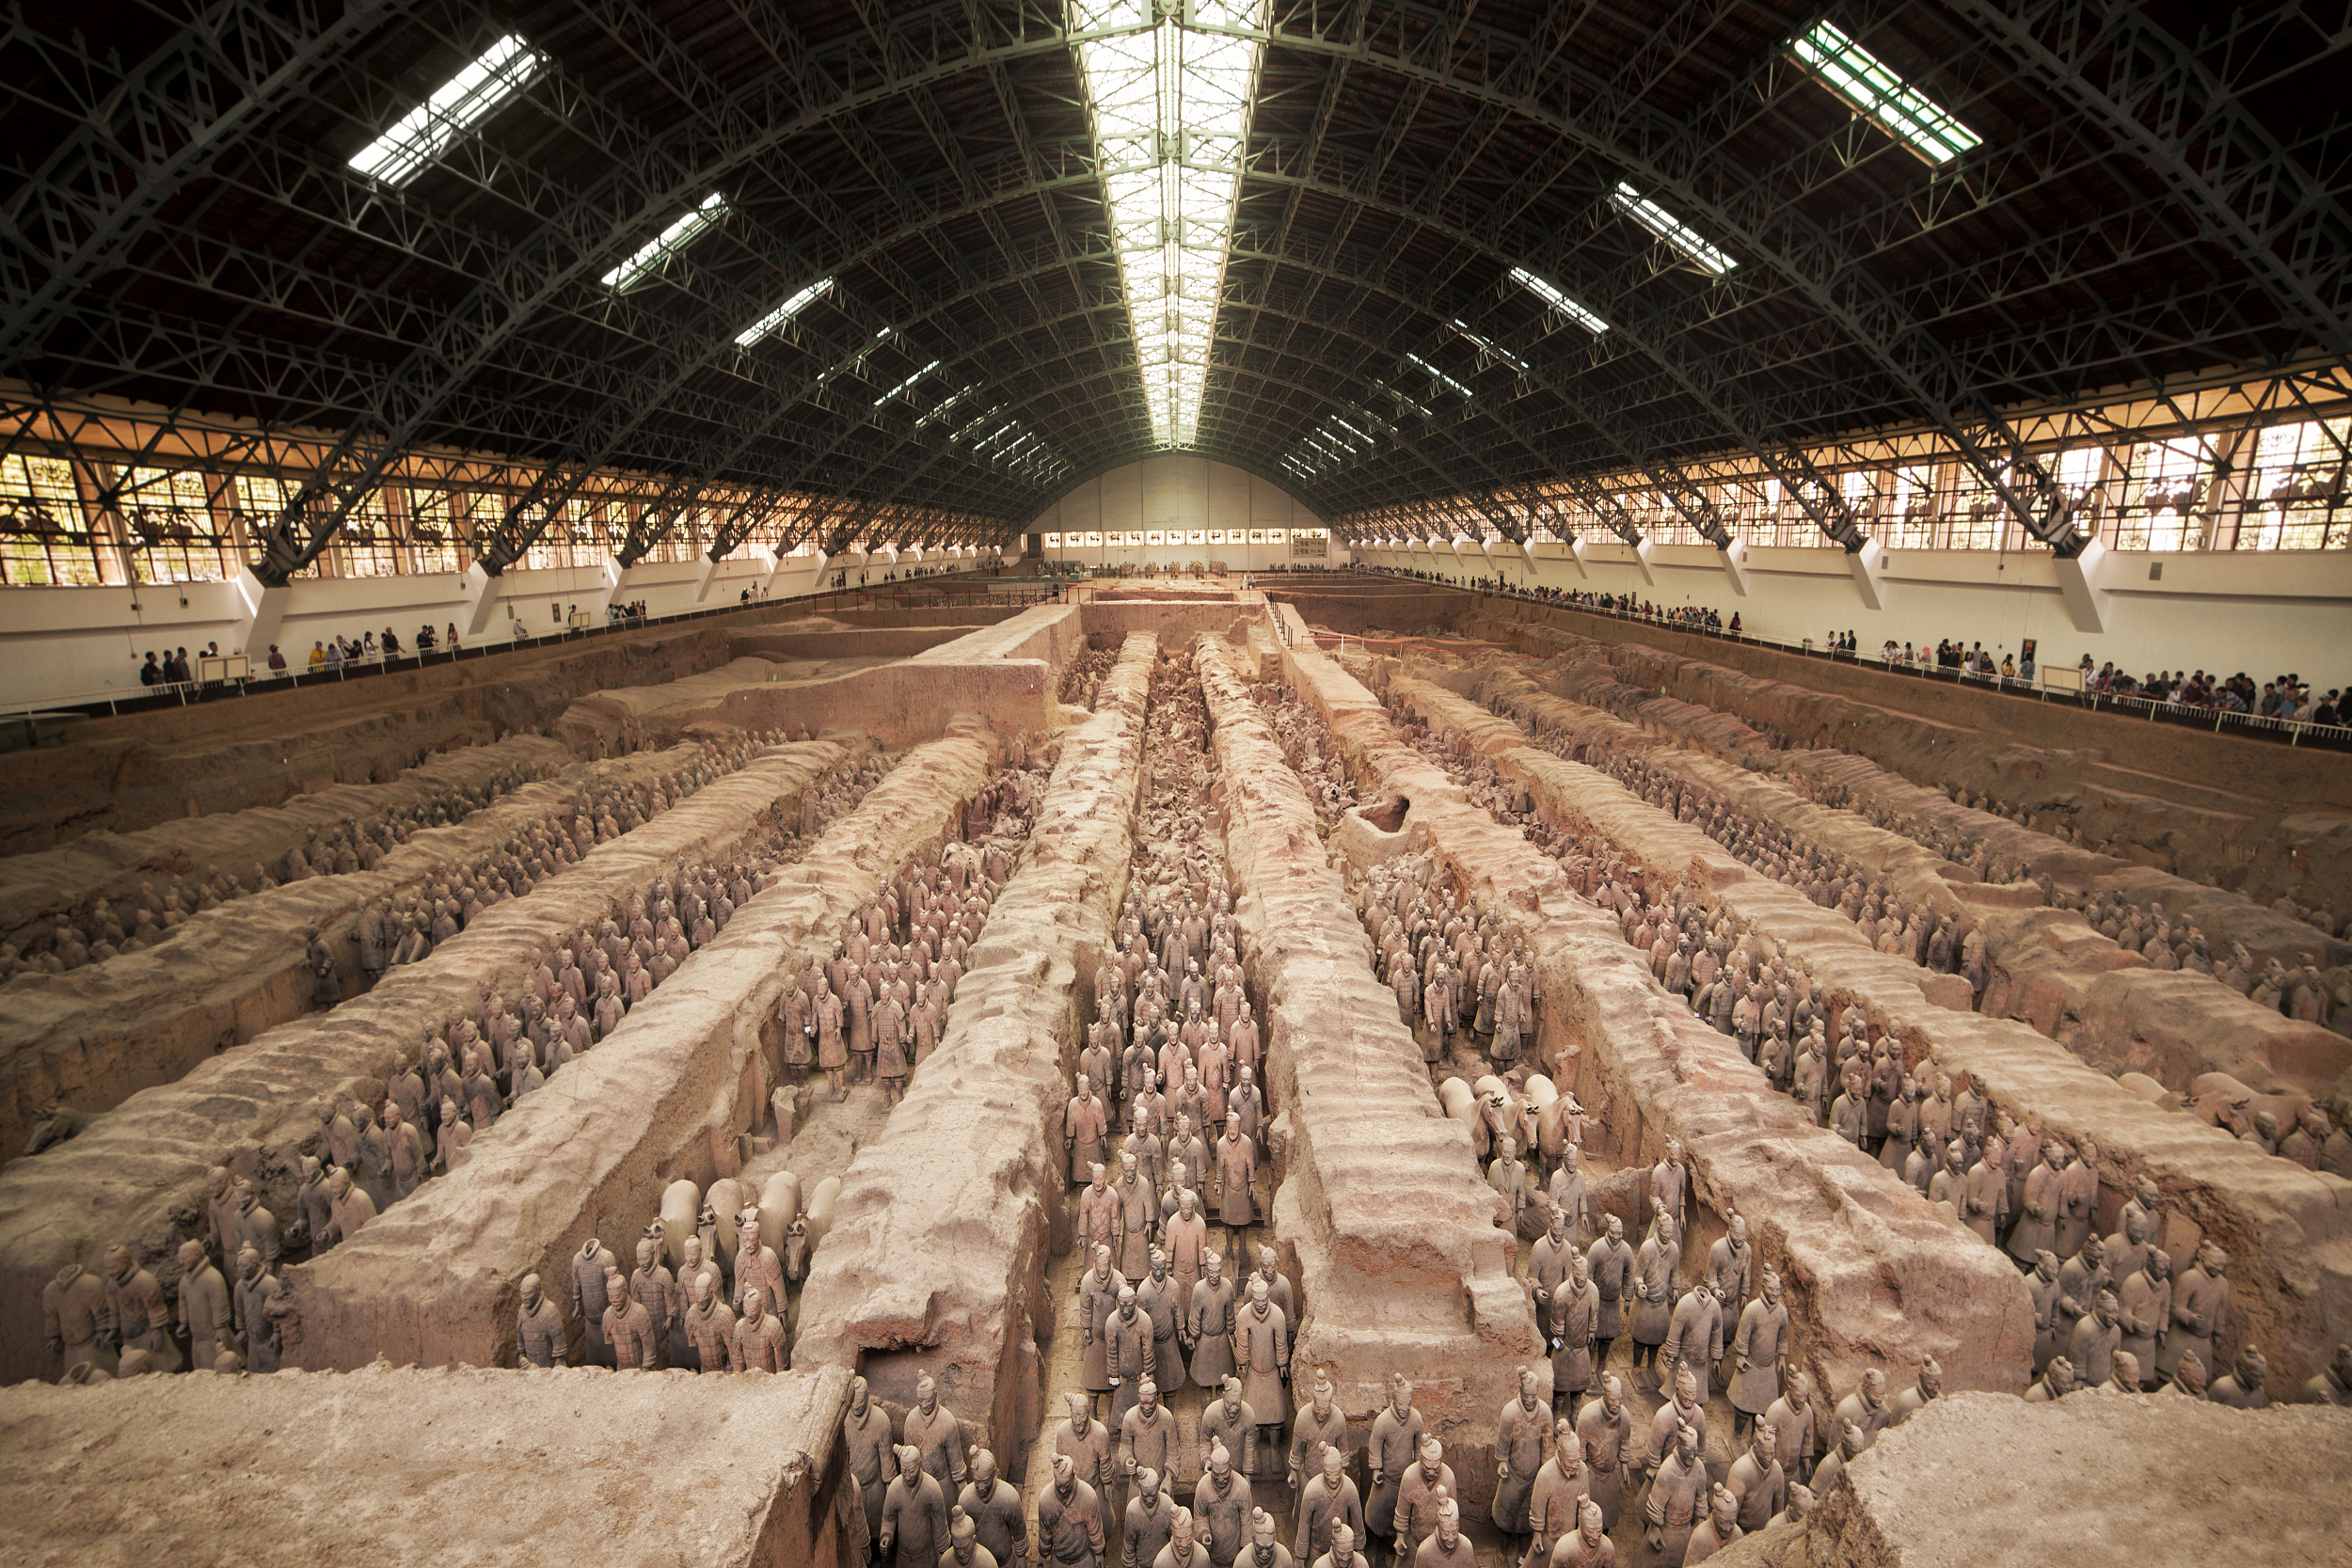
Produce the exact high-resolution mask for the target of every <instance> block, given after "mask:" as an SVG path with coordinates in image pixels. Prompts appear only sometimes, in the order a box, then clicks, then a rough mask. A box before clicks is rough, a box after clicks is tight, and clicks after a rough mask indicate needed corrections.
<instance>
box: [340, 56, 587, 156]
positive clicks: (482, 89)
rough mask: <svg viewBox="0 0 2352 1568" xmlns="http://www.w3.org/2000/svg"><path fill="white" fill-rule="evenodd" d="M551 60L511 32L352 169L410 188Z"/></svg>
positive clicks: (435, 91) (379, 140)
mask: <svg viewBox="0 0 2352 1568" xmlns="http://www.w3.org/2000/svg"><path fill="white" fill-rule="evenodd" d="M547 63H548V62H547V58H546V56H545V55H541V54H539V53H538V52H537V51H536V50H534V49H532V47H531V45H529V44H527V43H525V42H524V41H523V40H522V35H520V34H519V33H509V34H507V35H506V36H505V37H504V38H502V39H501V40H498V42H496V43H494V44H492V45H490V47H489V48H488V49H486V50H485V51H483V53H482V54H481V55H480V56H479V57H477V58H476V59H475V60H473V61H472V63H470V64H469V65H468V66H467V67H466V69H465V70H463V71H459V72H458V73H457V74H456V75H454V76H453V77H451V78H450V79H449V80H448V81H446V82H444V83H442V84H441V85H440V86H439V87H436V88H434V89H433V95H432V96H431V97H430V98H427V99H426V100H425V101H424V102H423V103H420V104H418V105H417V106H416V107H415V108H413V109H411V110H409V111H408V112H407V113H406V114H405V115H403V116H401V117H400V119H399V120H398V122H396V123H395V124H394V125H393V126H392V128H391V129H390V130H389V131H387V132H385V133H384V134H383V135H380V136H378V137H376V138H375V140H373V141H372V142H370V143H368V145H367V146H365V147H363V148H361V149H360V150H358V151H357V152H355V153H353V154H352V155H351V166H352V167H353V168H355V169H357V170H358V172H359V173H361V174H363V175H365V176H366V177H367V178H369V179H371V180H374V181H379V182H382V183H384V184H387V185H393V186H399V185H405V184H406V183H408V182H409V181H411V180H414V179H415V178H416V177H417V176H418V175H420V174H422V173H423V172H424V171H425V169H426V168H427V167H428V166H430V165H431V164H432V163H433V161H434V160H435V159H437V158H438V157H439V156H440V155H441V154H442V152H444V151H445V150H448V148H449V145H450V144H451V143H452V142H453V141H455V140H456V139H457V138H458V137H460V136H462V135H465V134H466V133H467V132H469V131H470V130H472V129H473V128H474V127H475V126H477V125H479V124H481V123H482V122H483V121H484V120H485V119H488V118H489V117H490V115H491V113H492V112H493V111H494V110H496V109H497V108H498V107H499V105H500V104H501V103H505V102H506V101H507V100H508V99H510V98H512V97H514V96H515V95H516V93H518V92H520V91H522V90H523V88H525V87H529V86H531V84H532V82H533V81H534V80H536V79H537V77H538V75H539V72H540V71H543V70H545V69H546V68H547Z"/></svg>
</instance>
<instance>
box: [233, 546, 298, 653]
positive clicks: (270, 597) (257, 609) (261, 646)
mask: <svg viewBox="0 0 2352 1568" xmlns="http://www.w3.org/2000/svg"><path fill="white" fill-rule="evenodd" d="M229 587H230V592H231V593H232V594H234V595H235V602H236V607H237V629H236V631H235V632H234V633H233V634H232V635H231V638H230V643H229V647H230V652H232V653H233V652H236V651H238V650H240V649H241V650H243V651H244V652H245V653H246V655H247V656H248V657H251V658H252V660H253V668H254V670H255V672H256V673H259V672H260V671H261V669H262V665H263V664H264V662H265V661H266V660H267V659H268V657H269V645H270V644H271V643H272V642H274V641H277V640H278V627H279V626H283V625H284V624H285V620H286V607H287V606H288V605H289V604H291V603H293V602H294V589H293V588H292V587H289V586H285V585H282V584H281V585H280V586H278V587H276V588H271V587H268V586H266V585H265V584H263V583H262V579H261V578H260V577H259V576H258V575H257V574H256V573H255V572H254V570H253V568H252V567H250V566H247V567H246V568H245V569H244V570H243V571H241V572H239V573H238V574H237V576H236V579H235V580H234V581H233V582H231V583H230V585H229ZM288 662H289V663H292V662H293V661H292V660H288Z"/></svg>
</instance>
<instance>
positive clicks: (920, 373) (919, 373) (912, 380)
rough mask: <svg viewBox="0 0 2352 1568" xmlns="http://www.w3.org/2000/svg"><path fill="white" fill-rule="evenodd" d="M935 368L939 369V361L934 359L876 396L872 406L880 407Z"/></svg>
mask: <svg viewBox="0 0 2352 1568" xmlns="http://www.w3.org/2000/svg"><path fill="white" fill-rule="evenodd" d="M937 369H939V361H938V360H936V359H934V360H932V361H931V362H930V364H928V365H926V366H924V367H923V368H922V369H921V370H919V371H916V372H914V374H913V375H911V376H908V377H907V378H906V379H905V380H904V381H901V382H899V383H898V385H897V386H896V387H893V388H890V390H888V391H887V392H884V393H883V394H882V396H880V397H878V398H876V399H875V400H874V406H875V407H877V408H880V407H881V406H882V404H885V403H888V402H889V401H890V400H891V399H892V398H895V397H897V396H898V394H899V393H900V392H903V391H905V390H906V389H907V388H910V387H912V386H914V384H915V383H916V382H918V381H920V380H922V379H923V378H924V377H925V376H927V375H929V374H930V373H931V372H933V371H935V370H937Z"/></svg>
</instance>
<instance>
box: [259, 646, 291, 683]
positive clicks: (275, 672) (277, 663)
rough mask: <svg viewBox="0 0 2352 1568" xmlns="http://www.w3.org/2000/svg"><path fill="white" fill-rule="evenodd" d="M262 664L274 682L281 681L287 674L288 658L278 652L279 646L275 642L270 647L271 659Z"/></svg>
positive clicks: (263, 661)
mask: <svg viewBox="0 0 2352 1568" xmlns="http://www.w3.org/2000/svg"><path fill="white" fill-rule="evenodd" d="M262 665H263V667H264V668H266V669H267V670H268V671H269V673H270V678H271V679H272V680H277V679H279V678H281V677H282V676H284V674H285V673H286V656H285V655H284V654H281V653H279V652H278V644H277V643H275V642H273V643H271V644H270V645H269V657H268V658H266V659H264V660H262Z"/></svg>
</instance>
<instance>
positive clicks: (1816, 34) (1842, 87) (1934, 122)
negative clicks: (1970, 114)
mask: <svg viewBox="0 0 2352 1568" xmlns="http://www.w3.org/2000/svg"><path fill="white" fill-rule="evenodd" d="M1789 48H1790V50H1791V51H1793V52H1794V53H1795V55H1796V56H1797V58H1798V59H1799V60H1800V61H1802V62H1803V63H1804V64H1805V65H1806V66H1808V67H1810V68H1811V70H1812V71H1813V73H1814V74H1815V75H1816V76H1819V77H1820V79H1821V83H1822V85H1823V86H1824V87H1828V88H1829V89H1830V91H1832V92H1834V93H1836V95H1837V96H1838V97H1840V98H1842V99H1844V100H1845V101H1846V102H1847V103H1849V104H1851V106H1852V107H1853V108H1854V109H1856V110H1857V111H1859V112H1860V113H1862V114H1865V115H1867V116H1868V117H1869V118H1870V119H1873V120H1876V121H1877V122H1878V124H1879V126H1880V128H1881V129H1883V130H1884V131H1885V132H1886V133H1887V134H1888V135H1891V136H1893V137H1894V138H1895V139H1896V140H1897V141H1899V142H1901V143H1902V144H1903V145H1904V146H1905V147H1908V148H1909V149H1911V150H1912V151H1914V152H1916V153H1917V154H1918V155H1919V156H1920V157H1922V158H1925V159H1926V160H1927V161H1928V162H1929V163H1931V164H1948V163H1950V162H1951V161H1952V160H1953V159H1955V158H1957V157H1959V156H1960V155H1961V154H1962V153H1963V152H1969V151H1973V150H1975V149H1977V148H1978V147H1980V146H1982V145H1983V143H1984V138H1983V137H1982V136H1979V135H1977V134H1976V133H1975V132H1974V131H1971V130H1970V129H1968V127H1966V126H1965V125H1963V124H1962V123H1961V122H1960V121H1959V120H1958V119H1954V118H1953V117H1952V115H1951V114H1950V112H1949V111H1947V109H1945V108H1944V106H1943V105H1941V104H1939V103H1936V102H1935V101H1934V100H1932V99H1931V98H1929V97H1928V96H1927V95H1926V94H1924V93H1922V92H1920V91H1918V90H1917V89H1916V88H1915V87H1911V86H1910V85H1909V84H1908V83H1906V82H1904V81H1903V79H1902V78H1901V77H1899V76H1898V75H1896V74H1895V72H1894V71H1890V70H1888V69H1887V66H1886V63H1885V62H1884V61H1883V60H1881V59H1880V58H1879V57H1878V56H1877V55H1873V54H1871V53H1870V52H1869V51H1868V50H1867V49H1865V48H1863V47H1862V45H1860V44H1858V43H1856V42H1855V41H1854V40H1852V39H1851V38H1850V37H1848V36H1847V35H1846V33H1845V31H1844V30H1843V29H1842V28H1840V27H1838V26H1837V25H1836V24H1835V23H1829V22H1822V23H1818V24H1815V25H1814V26H1813V27H1812V28H1811V29H1809V30H1808V31H1806V32H1804V33H1802V34H1800V35H1798V36H1797V37H1796V38H1795V39H1794V40H1790V43H1789Z"/></svg>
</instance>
